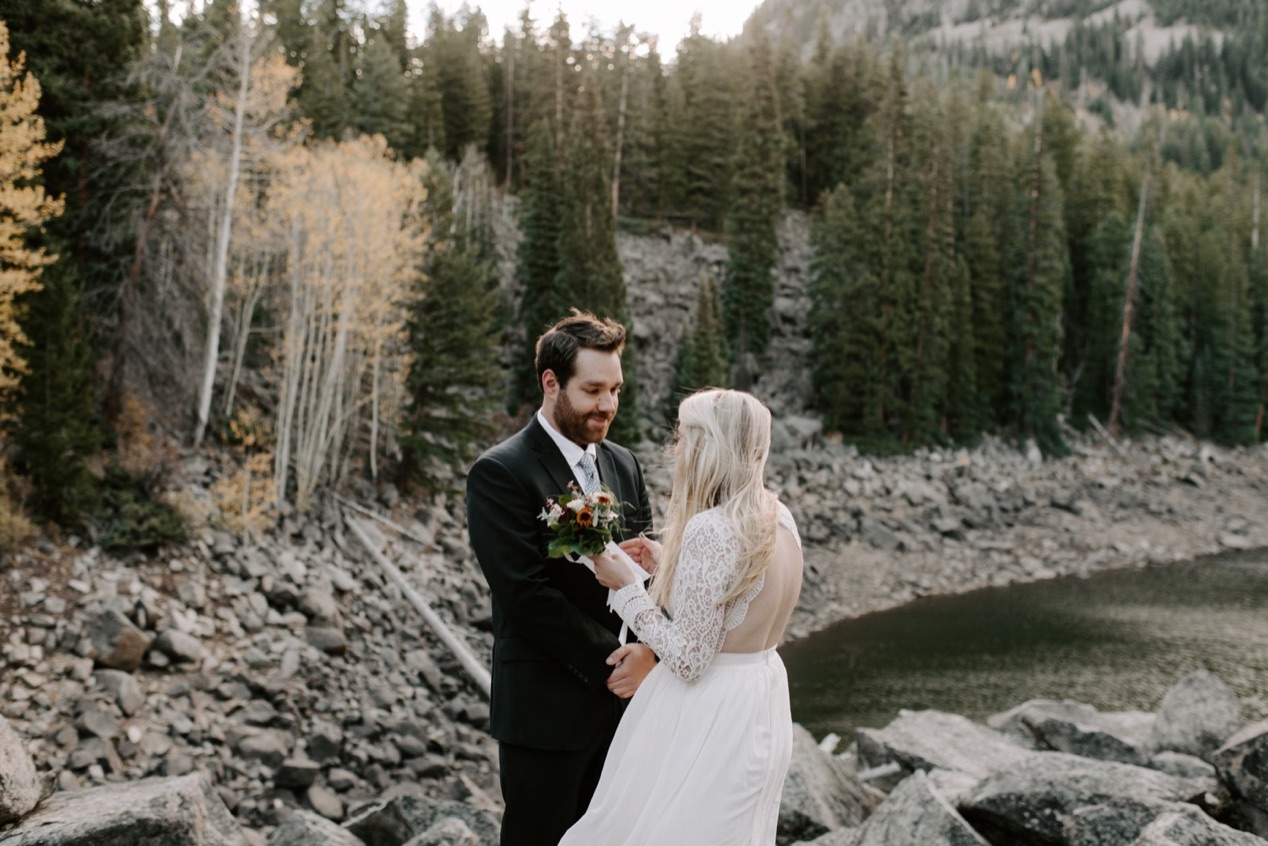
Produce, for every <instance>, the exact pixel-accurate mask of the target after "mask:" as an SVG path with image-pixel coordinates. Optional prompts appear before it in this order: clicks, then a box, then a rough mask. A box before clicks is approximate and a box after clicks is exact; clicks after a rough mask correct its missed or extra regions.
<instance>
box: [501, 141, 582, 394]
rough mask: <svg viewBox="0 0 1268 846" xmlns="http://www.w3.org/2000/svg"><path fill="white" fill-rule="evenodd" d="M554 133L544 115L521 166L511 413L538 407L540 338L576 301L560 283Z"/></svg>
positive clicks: (559, 210)
mask: <svg viewBox="0 0 1268 846" xmlns="http://www.w3.org/2000/svg"><path fill="white" fill-rule="evenodd" d="M554 134H555V132H554V129H553V128H552V127H551V125H550V124H549V123H548V122H547V121H545V120H542V121H539V122H538V123H537V124H536V125H535V126H534V127H533V131H532V133H531V134H530V136H529V143H530V146H529V149H528V156H527V158H526V159H525V161H524V166H523V168H521V170H522V171H523V172H524V176H523V179H524V187H523V188H522V189H521V191H520V230H521V231H522V232H523V235H524V237H523V240H521V241H520V244H519V250H518V254H517V259H518V260H517V262H516V266H515V276H516V282H517V283H518V284H519V287H520V291H521V293H520V304H519V311H518V315H517V318H516V327H517V329H519V330H521V331H522V332H523V334H522V335H521V336H520V337H519V340H518V343H517V344H516V346H517V347H518V351H517V354H516V355H515V356H514V365H513V366H514V376H513V382H512V392H511V398H510V410H511V412H512V413H514V412H516V411H517V410H518V409H519V408H520V407H521V406H525V405H528V406H532V407H536V406H537V404H538V403H540V402H541V386H540V385H538V384H537V374H536V371H535V370H534V367H533V361H534V358H535V357H536V344H537V338H538V336H540V335H541V333H542V332H545V331H546V330H547V329H549V328H550V327H551V326H552V325H553V324H554V323H555V322H556V321H557V320H559V319H560V318H562V317H565V316H567V314H568V309H569V307H571V306H572V305H573V303H572V301H571V299H570V297H569V296H568V294H567V292H565V291H561V290H560V289H559V286H558V285H557V284H556V282H557V279H558V277H559V267H560V260H559V234H560V232H561V230H562V226H563V221H562V215H563V210H562V197H561V193H562V190H561V185H560V174H559V166H558V165H557V164H556V160H555V152H554V149H555V147H554Z"/></svg>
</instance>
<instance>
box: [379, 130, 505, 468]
mask: <svg viewBox="0 0 1268 846" xmlns="http://www.w3.org/2000/svg"><path fill="white" fill-rule="evenodd" d="M427 164H428V168H427V171H426V176H425V177H424V180H423V181H424V186H425V187H426V189H427V195H428V207H429V208H430V210H431V212H430V220H429V221H428V223H429V229H430V232H431V239H432V243H431V245H430V247H431V249H430V251H429V253H428V258H427V261H426V264H425V266H424V268H423V271H424V272H423V273H421V274H419V275H418V276H417V277H415V286H416V288H417V294H416V299H415V302H414V306H413V309H412V311H411V316H410V319H409V347H410V350H411V352H412V353H413V360H412V363H411V365H410V370H409V375H408V376H407V377H406V389H407V391H408V394H409V405H408V407H407V408H406V409H405V419H404V420H403V421H402V425H401V429H402V431H401V438H400V444H401V453H402V474H403V475H404V477H405V478H406V479H408V480H409V481H411V482H415V483H429V482H431V481H432V479H433V467H432V464H433V462H440V463H444V464H449V465H451V466H454V467H457V466H458V465H460V464H461V463H463V462H464V461H466V460H468V459H469V458H470V457H471V452H472V449H473V448H474V447H476V446H478V445H479V444H480V443H481V441H482V440H484V439H485V438H487V437H488V435H489V433H490V429H491V426H490V420H491V418H492V412H493V408H494V405H495V400H494V396H493V388H494V387H495V386H496V384H497V383H498V381H499V380H500V376H501V370H500V368H499V364H498V344H497V333H498V331H499V330H498V327H497V325H496V323H495V316H496V309H497V306H498V291H497V275H496V273H495V269H494V266H493V262H492V261H491V260H490V257H489V256H488V255H487V254H486V252H485V248H482V246H481V245H482V244H484V245H488V244H489V237H488V235H487V234H486V233H484V232H481V231H480V228H479V226H480V224H479V221H481V220H485V221H486V222H487V218H486V217H485V215H484V214H482V213H481V211H480V209H478V208H476V209H473V208H472V206H479V205H481V204H483V203H487V199H485V198H483V197H481V196H480V195H479V193H477V192H476V191H473V190H470V188H468V195H467V196H464V197H462V198H461V199H460V200H459V199H456V198H455V194H454V187H455V186H454V182H455V174H454V168H453V166H452V165H450V164H449V163H448V162H447V161H446V160H445V159H444V158H443V157H442V156H441V155H440V154H439V153H436V152H433V154H432V155H431V156H429V157H428V161H427ZM463 167H464V169H465V172H463V173H462V174H461V177H462V180H463V182H465V183H466V184H467V185H469V186H470V185H472V184H473V183H474V185H477V186H478V185H481V184H487V182H488V175H487V173H486V172H485V170H484V165H483V160H482V159H480V158H472V159H468V160H467V161H465V162H464V164H463ZM468 221H473V222H475V223H476V228H474V229H473V228H471V224H470V223H469V222H468Z"/></svg>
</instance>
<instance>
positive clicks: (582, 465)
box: [577, 452, 599, 494]
mask: <svg viewBox="0 0 1268 846" xmlns="http://www.w3.org/2000/svg"><path fill="white" fill-rule="evenodd" d="M577 469H578V470H580V471H581V491H582V493H585V494H592V493H594V492H595V491H597V490H598V489H599V468H597V467H595V466H594V456H593V455H591V454H590V453H588V452H587V453H583V454H582V456H581V460H580V461H578V462H577Z"/></svg>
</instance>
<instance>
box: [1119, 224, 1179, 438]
mask: <svg viewBox="0 0 1268 846" xmlns="http://www.w3.org/2000/svg"><path fill="white" fill-rule="evenodd" d="M1165 250H1166V244H1165V242H1164V240H1163V238H1162V236H1161V234H1160V233H1159V232H1158V230H1157V229H1156V228H1151V229H1150V232H1149V233H1148V235H1147V236H1146V238H1145V240H1144V243H1143V245H1142V247H1141V253H1140V269H1139V291H1140V295H1139V298H1138V299H1139V304H1140V308H1139V317H1138V319H1137V320H1136V321H1135V325H1136V329H1135V330H1134V331H1133V335H1132V337H1133V342H1134V343H1135V347H1134V348H1133V349H1132V350H1131V356H1130V357H1129V358H1128V373H1127V386H1126V389H1127V395H1126V398H1125V400H1124V405H1125V408H1126V413H1127V422H1128V424H1129V426H1131V427H1132V428H1133V429H1136V430H1141V429H1145V428H1159V427H1164V426H1166V424H1167V423H1169V422H1170V421H1171V420H1172V419H1174V415H1175V413H1176V411H1177V409H1176V402H1177V400H1178V399H1179V396H1180V391H1181V388H1182V380H1183V377H1184V371H1183V366H1184V361H1185V359H1186V358H1187V354H1186V351H1185V349H1184V345H1183V341H1182V339H1181V336H1180V326H1179V321H1178V319H1177V315H1176V307H1175V305H1176V304H1175V301H1174V294H1173V285H1172V282H1171V272H1170V269H1169V268H1168V266H1167V257H1166V253H1165Z"/></svg>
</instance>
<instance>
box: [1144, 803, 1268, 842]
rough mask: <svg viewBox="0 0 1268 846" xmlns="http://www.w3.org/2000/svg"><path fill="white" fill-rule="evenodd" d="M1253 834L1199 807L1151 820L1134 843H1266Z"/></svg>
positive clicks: (1172, 812)
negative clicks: (1218, 820)
mask: <svg viewBox="0 0 1268 846" xmlns="http://www.w3.org/2000/svg"><path fill="white" fill-rule="evenodd" d="M1263 844H1264V841H1263V840H1262V839H1260V838H1258V837H1256V836H1255V835H1253V834H1247V833H1246V832H1244V831H1238V830H1237V829H1235V828H1229V827H1228V826H1226V825H1220V824H1219V823H1217V822H1216V821H1215V820H1213V819H1211V818H1210V817H1208V816H1207V815H1206V814H1204V813H1202V812H1201V811H1199V810H1197V809H1196V808H1194V809H1192V810H1188V809H1180V810H1175V811H1170V812H1168V813H1165V814H1163V815H1162V816H1160V817H1158V819H1156V820H1154V821H1153V822H1152V823H1150V824H1149V826H1148V827H1147V828H1145V830H1144V831H1142V832H1141V833H1140V837H1138V838H1136V840H1134V841H1132V843H1131V844H1130V846H1263Z"/></svg>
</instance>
